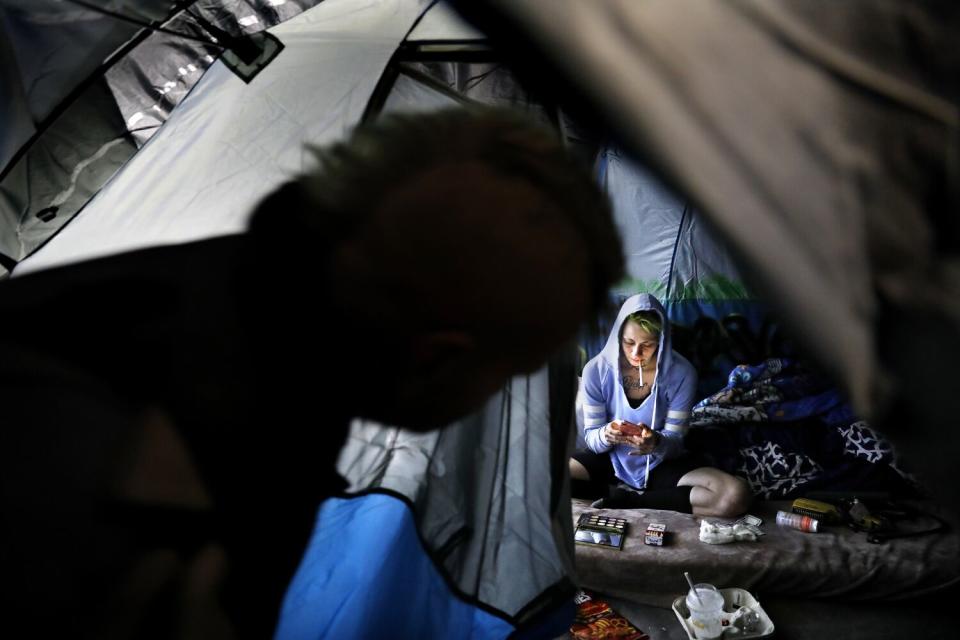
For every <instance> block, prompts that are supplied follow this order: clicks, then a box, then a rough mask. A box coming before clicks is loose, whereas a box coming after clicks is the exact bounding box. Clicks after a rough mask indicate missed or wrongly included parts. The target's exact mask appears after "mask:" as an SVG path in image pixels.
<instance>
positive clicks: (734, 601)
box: [673, 585, 774, 640]
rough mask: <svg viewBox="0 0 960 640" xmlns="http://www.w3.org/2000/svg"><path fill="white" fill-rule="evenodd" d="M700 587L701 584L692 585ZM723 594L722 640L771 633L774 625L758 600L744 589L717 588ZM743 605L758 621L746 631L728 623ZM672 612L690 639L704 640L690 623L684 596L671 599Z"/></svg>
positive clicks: (688, 610) (762, 635) (761, 635)
mask: <svg viewBox="0 0 960 640" xmlns="http://www.w3.org/2000/svg"><path fill="white" fill-rule="evenodd" d="M694 586H697V587H700V586H701V585H694ZM717 591H718V592H719V593H720V595H722V596H723V615H722V617H721V625H722V627H723V633H722V634H721V635H720V637H721V638H723V640H741V639H743V640H748V639H750V638H766V637H767V636H770V635H772V634H773V631H774V626H773V621H771V620H770V616H768V615H767V612H766V611H764V610H763V607H761V606H760V602H759V601H758V600H757V599H756V598H754V597H753V595H751V593H750V592H749V591H747V590H746V589H737V588H730V589H718V590H717ZM688 595H689V594H688ZM743 607H748V608H750V609H752V610H753V611H755V612H756V613H757V615H758V616H759V622H758V624H757V626H756V628H754V629H752V630H750V631H746V630H743V629H739V628H737V627H736V626H734V625H732V624H730V621H731V620H732V619H733V618H734V617H735V616H736V614H737V611H738V610H739V609H741V608H743ZM673 612H674V613H675V614H676V615H677V619H678V620H679V621H680V626H682V627H683V629H684V631H686V632H687V637H688V638H690V640H704V638H705V636H699V635H697V632H696V629H695V628H694V626H693V625H692V624H691V623H690V613H691V612H690V609H688V608H687V603H686V597H685V596H680V597H678V598H676V599H675V600H674V601H673Z"/></svg>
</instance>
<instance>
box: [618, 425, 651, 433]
mask: <svg viewBox="0 0 960 640" xmlns="http://www.w3.org/2000/svg"><path fill="white" fill-rule="evenodd" d="M617 429H618V430H619V431H620V433H622V434H623V435H625V436H642V435H643V434H644V432H646V431H649V429H648V428H647V427H644V426H637V425H635V424H630V423H628V422H624V423H623V424H620V425H618V426H617Z"/></svg>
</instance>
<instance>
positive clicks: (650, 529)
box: [643, 522, 667, 547]
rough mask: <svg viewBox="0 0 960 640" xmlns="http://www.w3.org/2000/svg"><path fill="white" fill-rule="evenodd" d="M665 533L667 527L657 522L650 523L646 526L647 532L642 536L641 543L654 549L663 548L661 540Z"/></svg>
mask: <svg viewBox="0 0 960 640" xmlns="http://www.w3.org/2000/svg"><path fill="white" fill-rule="evenodd" d="M666 533H667V525H665V524H660V523H659V522H651V523H650V524H648V525H647V531H646V533H644V534H643V543H644V544H649V545H653V546H655V547H662V546H663V538H664V536H665V535H666Z"/></svg>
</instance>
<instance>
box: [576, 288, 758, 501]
mask: <svg viewBox="0 0 960 640" xmlns="http://www.w3.org/2000/svg"><path fill="white" fill-rule="evenodd" d="M696 389H697V374H696V371H695V370H694V368H693V366H692V365H691V364H690V363H689V362H688V361H687V360H686V358H684V357H683V356H681V355H680V354H678V353H676V352H674V351H673V349H672V348H671V347H670V325H669V323H668V322H667V321H666V314H665V313H664V310H663V307H662V306H661V305H660V302H659V301H658V300H657V299H656V298H654V297H653V296H651V295H649V294H641V295H636V296H633V297H631V298H629V299H628V300H627V301H626V302H625V303H624V304H623V307H622V308H621V309H620V313H619V314H618V316H617V321H616V323H615V324H614V326H613V329H612V330H611V332H610V337H609V338H608V339H607V343H606V346H605V347H604V348H603V351H601V352H600V354H599V355H598V356H597V357H595V358H593V359H592V360H590V362H588V363H587V365H586V367H584V370H583V382H582V388H581V393H582V401H583V431H584V440H585V441H586V445H587V448H588V450H586V451H578V452H576V453H575V454H574V455H573V458H572V459H571V460H570V476H571V478H572V480H573V495H574V497H581V498H598V497H599V498H600V499H599V500H597V501H596V502H595V503H594V506H597V507H604V508H634V507H645V508H650V509H669V510H673V511H683V512H687V513H693V514H696V515H699V516H719V517H733V516H737V515H740V514H742V513H744V512H745V511H746V510H747V508H748V506H749V504H750V498H751V494H750V489H749V487H748V485H747V483H746V482H745V481H744V480H742V479H740V478H737V477H734V476H732V475H730V474H728V473H725V472H723V471H720V470H719V469H714V468H711V467H702V466H699V465H698V464H697V463H696V462H695V461H694V460H693V459H692V458H691V457H689V456H687V455H686V452H685V451H684V447H683V435H684V433H685V431H686V426H687V420H688V418H689V416H690V408H691V407H692V406H693V403H694V400H695V397H694V396H695V394H696ZM618 481H619V485H618V486H615V487H614V486H612V485H614V484H616V483H617V482H618Z"/></svg>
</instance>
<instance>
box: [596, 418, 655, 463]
mask: <svg viewBox="0 0 960 640" xmlns="http://www.w3.org/2000/svg"><path fill="white" fill-rule="evenodd" d="M603 439H604V441H606V443H607V444H610V445H618V444H625V445H629V446H631V447H633V448H634V451H631V452H630V455H647V454H649V453H651V452H653V450H654V449H656V448H657V445H658V444H660V434H659V433H657V432H656V431H654V430H653V429H651V428H650V427H648V426H647V425H645V424H634V423H632V422H629V421H627V420H614V421H613V422H611V423H610V424H608V425H607V426H605V427H604V428H603Z"/></svg>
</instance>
